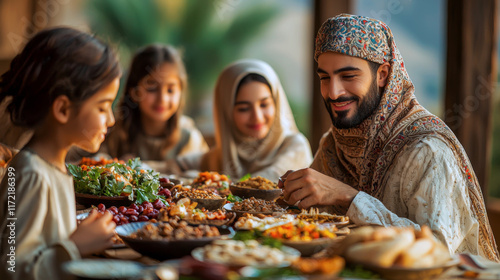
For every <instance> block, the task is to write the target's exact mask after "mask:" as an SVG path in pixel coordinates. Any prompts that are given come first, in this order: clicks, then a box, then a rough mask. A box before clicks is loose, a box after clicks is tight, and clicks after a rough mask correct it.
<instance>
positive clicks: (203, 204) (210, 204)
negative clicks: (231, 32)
mask: <svg viewBox="0 0 500 280" xmlns="http://www.w3.org/2000/svg"><path fill="white" fill-rule="evenodd" d="M189 199H190V200H191V201H192V202H197V203H198V205H196V208H198V209H201V208H205V209H207V210H210V211H213V210H217V209H220V208H222V206H224V204H225V203H226V199H225V198H221V199H201V198H189Z"/></svg>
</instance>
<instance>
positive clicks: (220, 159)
mask: <svg viewBox="0 0 500 280" xmlns="http://www.w3.org/2000/svg"><path fill="white" fill-rule="evenodd" d="M214 116H215V119H214V122H215V136H216V143H217V146H216V147H215V148H213V149H212V150H210V151H209V152H208V153H207V154H205V155H204V156H203V158H202V161H201V170H209V171H218V172H222V173H224V174H227V175H230V176H231V177H233V178H240V177H242V176H244V175H245V174H247V173H250V174H251V175H252V176H258V175H260V176H262V177H265V178H268V179H270V180H274V181H277V180H278V178H279V176H281V175H282V174H283V173H285V172H286V171H287V170H289V169H297V168H303V167H305V166H309V164H310V163H311V161H312V156H311V148H310V146H309V142H308V141H307V139H306V138H305V137H304V135H302V134H301V133H300V132H299V131H298V129H297V127H296V125H295V120H294V119H293V115H292V111H291V110H290V106H289V105H288V101H287V99H286V95H285V92H284V90H283V87H282V86H281V83H280V81H279V78H278V76H277V75H276V73H275V72H274V70H273V69H272V68H271V66H269V65H268V64H267V63H265V62H262V61H259V60H241V61H237V62H235V63H233V64H231V65H229V66H228V67H227V68H226V69H224V70H223V71H222V73H221V75H220V76H219V79H218V81H217V85H216V88H215V96H214Z"/></svg>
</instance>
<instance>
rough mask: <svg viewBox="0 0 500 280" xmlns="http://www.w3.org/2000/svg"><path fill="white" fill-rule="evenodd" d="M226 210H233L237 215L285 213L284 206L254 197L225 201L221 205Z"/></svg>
mask: <svg viewBox="0 0 500 280" xmlns="http://www.w3.org/2000/svg"><path fill="white" fill-rule="evenodd" d="M223 208H224V209H225V210H226V211H229V212H235V213H236V214H238V215H239V216H241V215H243V214H245V213H249V214H254V215H255V214H262V215H273V214H274V213H285V210H286V208H283V207H281V206H279V205H277V204H276V202H274V201H268V200H263V199H257V198H254V197H251V198H247V199H244V200H243V201H240V202H238V201H237V202H234V203H227V204H225V205H224V207H223Z"/></svg>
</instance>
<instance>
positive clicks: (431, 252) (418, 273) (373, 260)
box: [327, 226, 460, 279]
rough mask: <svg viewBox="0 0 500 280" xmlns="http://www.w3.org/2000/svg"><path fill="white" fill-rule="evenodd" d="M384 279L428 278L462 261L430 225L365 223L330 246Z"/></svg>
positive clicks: (339, 253)
mask: <svg viewBox="0 0 500 280" xmlns="http://www.w3.org/2000/svg"><path fill="white" fill-rule="evenodd" d="M327 251H329V254H330V255H340V256H343V257H344V258H345V259H346V261H347V263H350V264H357V265H362V266H363V267H364V268H366V269H369V270H372V271H374V272H376V273H377V274H379V275H380V276H382V277H383V278H384V279H428V278H432V277H436V276H438V275H440V274H442V273H443V272H445V271H446V270H447V269H449V268H451V267H453V266H456V265H458V264H459V262H460V261H459V260H458V258H456V257H455V256H450V253H449V251H448V249H447V248H446V246H445V245H443V244H442V243H441V242H440V241H438V240H437V239H436V238H435V237H434V236H433V235H432V232H431V230H430V228H429V227H427V226H422V227H421V229H420V230H416V229H414V228H399V227H362V228H358V229H356V230H354V231H353V233H351V234H350V235H348V236H346V237H345V239H344V240H343V241H342V242H339V243H336V244H335V245H332V246H331V247H329V248H328V250H327Z"/></svg>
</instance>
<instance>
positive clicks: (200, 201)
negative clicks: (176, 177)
mask: <svg viewBox="0 0 500 280" xmlns="http://www.w3.org/2000/svg"><path fill="white" fill-rule="evenodd" d="M173 193H174V195H173V197H174V198H176V199H181V198H189V199H190V200H191V201H192V202H196V208H198V209H202V208H205V209H207V210H217V209H220V208H222V206H223V205H224V204H225V203H226V198H225V197H223V196H221V195H219V194H218V193H217V192H216V191H215V190H212V189H189V188H177V189H174V190H173Z"/></svg>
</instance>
